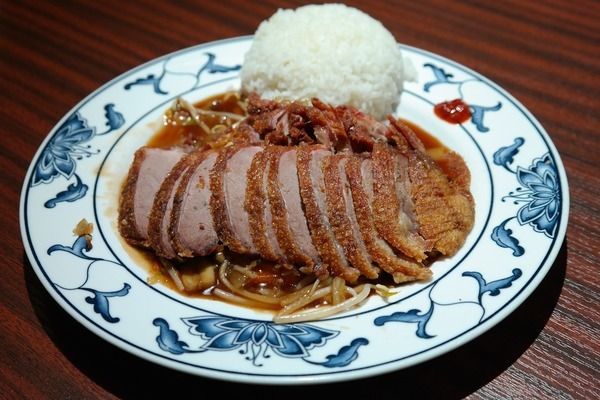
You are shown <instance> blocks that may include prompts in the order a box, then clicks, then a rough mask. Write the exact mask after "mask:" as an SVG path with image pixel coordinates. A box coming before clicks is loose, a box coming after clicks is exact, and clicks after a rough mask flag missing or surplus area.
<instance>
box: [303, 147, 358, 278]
mask: <svg viewBox="0 0 600 400" xmlns="http://www.w3.org/2000/svg"><path fill="white" fill-rule="evenodd" d="M297 152H298V157H297V166H298V180H299V182H300V194H301V196H302V204H303V205H304V211H305V214H306V220H307V221H308V226H309V228H310V233H311V236H312V238H313V243H314V244H315V246H316V247H317V250H318V251H319V255H320V256H321V259H322V261H323V262H324V263H325V264H326V265H327V267H328V270H329V272H330V273H331V274H332V275H335V276H340V277H342V278H343V279H344V280H345V281H347V282H355V281H356V280H357V279H358V277H359V276H360V272H359V271H358V270H357V269H356V268H353V267H351V266H350V265H348V260H347V259H346V257H345V255H344V251H343V249H342V246H341V245H340V244H339V243H338V242H337V240H336V238H335V235H334V233H333V230H332V228H331V224H330V222H329V218H328V214H327V204H326V195H325V183H324V178H323V170H322V167H323V159H324V158H325V157H327V156H330V155H331V153H330V152H329V151H328V150H326V149H325V148H324V147H322V146H300V147H299V148H298V150H297Z"/></svg>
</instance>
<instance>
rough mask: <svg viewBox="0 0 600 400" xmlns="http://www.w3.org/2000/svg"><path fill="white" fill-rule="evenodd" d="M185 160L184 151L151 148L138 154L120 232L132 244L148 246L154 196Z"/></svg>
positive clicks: (125, 193)
mask: <svg viewBox="0 0 600 400" xmlns="http://www.w3.org/2000/svg"><path fill="white" fill-rule="evenodd" d="M182 156H183V152H182V151H180V150H164V149H154V148H150V147H142V148H140V149H139V150H137V151H136V152H135V155H134V159H133V163H132V165H131V167H130V169H129V173H128V175H127V179H126V181H125V185H124V186H123V189H122V191H121V200H120V204H119V231H120V232H121V235H122V236H123V237H124V238H125V239H126V240H127V241H128V242H129V243H131V244H134V245H138V246H148V220H149V216H150V212H151V210H152V204H153V202H154V196H155V195H156V192H158V189H159V188H160V185H161V184H162V182H163V180H164V179H165V177H166V176H167V174H168V173H169V171H170V170H171V168H173V166H174V165H175V164H176V163H177V162H178V161H179V159H180V158H181V157H182Z"/></svg>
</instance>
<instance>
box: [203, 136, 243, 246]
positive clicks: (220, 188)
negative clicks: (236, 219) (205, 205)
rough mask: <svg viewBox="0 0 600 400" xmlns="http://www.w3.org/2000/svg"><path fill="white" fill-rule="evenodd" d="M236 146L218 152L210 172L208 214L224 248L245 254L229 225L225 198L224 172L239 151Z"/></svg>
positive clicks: (241, 244) (229, 220)
mask: <svg viewBox="0 0 600 400" xmlns="http://www.w3.org/2000/svg"><path fill="white" fill-rule="evenodd" d="M239 149H240V148H239V147H238V146H230V147H226V148H224V149H222V150H220V151H219V153H218V155H217V159H216V161H215V164H214V165H213V167H212V169H211V170H210V191H211V195H210V203H209V204H210V213H211V215H212V220H213V223H214V224H215V230H216V232H217V237H218V238H219V240H220V241H221V243H223V244H224V245H225V246H227V247H228V248H229V249H231V250H232V251H235V252H236V253H242V254H247V253H249V252H250V249H248V248H247V247H246V246H245V245H244V244H243V243H242V242H240V240H239V239H238V238H237V236H236V235H235V233H234V231H233V227H232V225H231V219H230V215H229V210H228V209H227V199H226V197H225V190H226V189H225V172H226V169H227V163H228V161H229V159H230V158H231V157H232V156H233V155H234V154H235V153H236V152H237V151H238V150H239Z"/></svg>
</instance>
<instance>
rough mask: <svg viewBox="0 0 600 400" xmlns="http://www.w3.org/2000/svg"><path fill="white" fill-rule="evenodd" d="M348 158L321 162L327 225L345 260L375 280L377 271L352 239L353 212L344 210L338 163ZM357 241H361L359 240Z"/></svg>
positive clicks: (337, 156) (340, 157)
mask: <svg viewBox="0 0 600 400" xmlns="http://www.w3.org/2000/svg"><path fill="white" fill-rule="evenodd" d="M349 158H350V157H348V156H345V155H339V154H338V155H334V156H329V157H327V158H326V159H325V161H324V162H323V174H324V176H326V177H327V179H326V180H325V193H326V202H327V215H328V217H329V224H330V225H331V228H332V229H333V232H334V233H335V238H336V239H337V241H338V243H339V244H340V245H341V246H342V248H343V249H344V254H345V255H346V258H347V259H348V261H349V262H350V264H352V266H354V267H355V268H356V269H358V270H359V271H360V272H361V274H363V275H364V276H366V277H367V278H371V279H373V278H377V276H378V271H377V269H375V268H373V266H372V264H371V262H370V260H369V259H368V258H367V257H368V256H369V254H365V251H364V250H363V249H361V248H359V243H358V242H357V240H356V238H355V237H354V229H353V227H352V223H351V221H350V217H349V215H350V213H351V212H353V210H347V209H346V199H345V197H344V182H343V180H342V179H343V177H342V176H341V174H340V163H342V162H343V161H344V160H346V159H349ZM359 240H362V239H361V238H359Z"/></svg>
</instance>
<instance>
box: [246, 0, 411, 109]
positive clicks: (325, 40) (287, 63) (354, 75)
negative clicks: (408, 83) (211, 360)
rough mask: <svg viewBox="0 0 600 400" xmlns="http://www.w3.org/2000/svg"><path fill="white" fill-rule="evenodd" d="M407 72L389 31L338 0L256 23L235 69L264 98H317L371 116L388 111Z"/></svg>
mask: <svg viewBox="0 0 600 400" xmlns="http://www.w3.org/2000/svg"><path fill="white" fill-rule="evenodd" d="M407 75H410V73H409V72H408V71H407V68H405V63H404V60H403V58H402V55H401V53H400V49H399V47H398V45H397V43H396V40H395V39H394V37H393V36H392V34H391V33H390V32H389V31H388V30H387V29H386V28H385V27H384V26H383V25H382V24H381V23H380V22H379V21H377V20H375V19H373V18H372V17H370V16H368V15H367V14H365V13H363V12H362V11H359V10H357V9H355V8H351V7H347V6H344V5H342V4H325V5H309V6H304V7H300V8H298V9H296V10H279V11H277V12H276V13H275V14H274V15H273V16H272V17H271V18H269V19H268V20H267V21H264V22H262V23H261V24H260V26H259V27H258V30H257V31H256V34H255V36H254V41H253V43H252V46H251V48H250V50H249V51H248V53H246V55H245V59H244V64H243V66H242V70H241V79H242V91H243V92H246V93H249V92H252V91H255V92H258V93H259V94H260V95H261V96H262V97H264V98H267V99H290V100H297V99H308V98H311V97H318V98H320V99H321V100H323V101H325V102H327V103H331V104H334V105H340V104H348V105H352V106H355V107H358V108H359V109H361V110H363V111H364V112H366V113H368V114H371V115H373V116H374V117H375V118H378V119H383V118H385V116H386V115H387V114H389V113H392V112H393V111H394V110H395V109H396V107H397V106H398V103H399V101H400V93H401V92H402V87H403V83H404V81H405V80H411V78H412V77H410V76H407Z"/></svg>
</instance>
